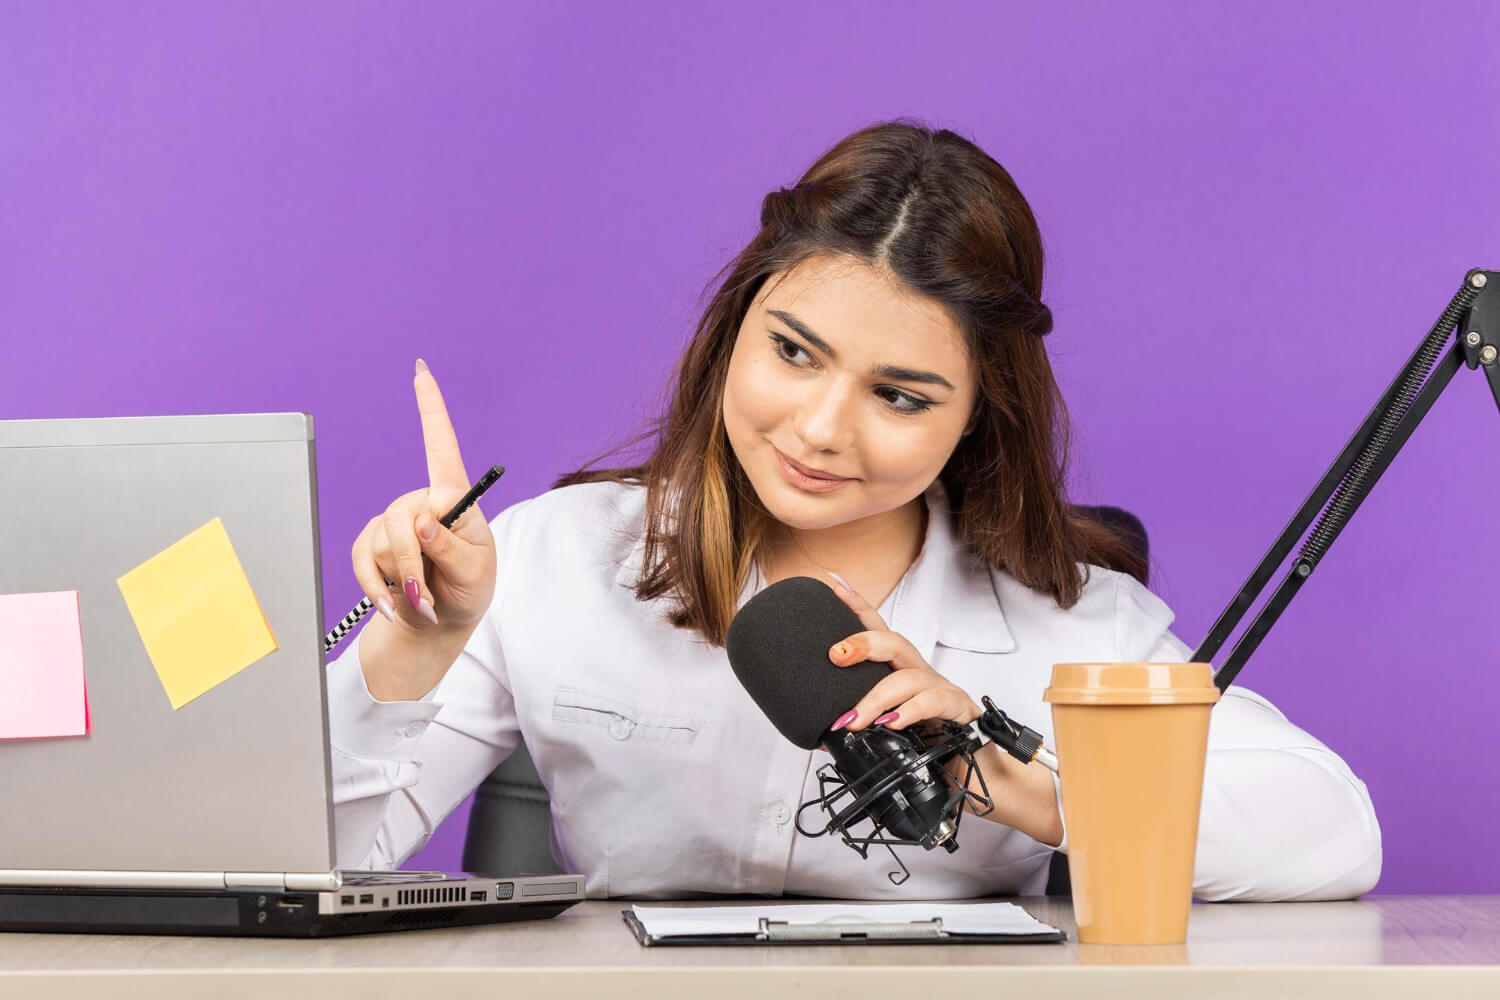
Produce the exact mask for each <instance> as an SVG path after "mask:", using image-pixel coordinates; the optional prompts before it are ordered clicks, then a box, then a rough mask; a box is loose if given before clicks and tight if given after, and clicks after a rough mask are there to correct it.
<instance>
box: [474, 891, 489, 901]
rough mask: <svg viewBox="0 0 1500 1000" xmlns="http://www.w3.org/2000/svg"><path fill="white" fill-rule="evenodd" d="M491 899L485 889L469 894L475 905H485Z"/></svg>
mask: <svg viewBox="0 0 1500 1000" xmlns="http://www.w3.org/2000/svg"><path fill="white" fill-rule="evenodd" d="M489 898H490V894H489V893H487V892H485V891H484V890H483V889H475V890H474V891H473V892H471V893H469V899H470V900H471V901H472V902H475V903H483V902H484V901H485V900H487V899H489Z"/></svg>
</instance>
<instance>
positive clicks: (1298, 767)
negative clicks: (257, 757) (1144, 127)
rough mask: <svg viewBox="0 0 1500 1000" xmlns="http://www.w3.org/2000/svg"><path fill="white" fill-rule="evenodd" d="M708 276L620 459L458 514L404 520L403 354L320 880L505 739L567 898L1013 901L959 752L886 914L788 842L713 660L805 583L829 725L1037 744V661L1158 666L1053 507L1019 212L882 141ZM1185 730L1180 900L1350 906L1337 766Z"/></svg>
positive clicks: (1106, 554) (776, 766)
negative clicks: (965, 784) (743, 624)
mask: <svg viewBox="0 0 1500 1000" xmlns="http://www.w3.org/2000/svg"><path fill="white" fill-rule="evenodd" d="M726 270H727V271H728V275H727V277H725V278H724V279H723V281H722V283H721V284H720V286H719V288H718V291H717V294H716V295H715V296H714V297H713V299H712V301H711V303H710V305H709V307H708V309H707V311H706V312H705V313H704V315H703V317H702V319H701V321H700V322H699V324H698V328H697V331H696V333H695V335H694V337H693V339H692V342H691V343H690V344H689V345H688V348H687V350H686V352H685V353H684V355H683V356H682V359H681V361H680V363H679V366H678V370H677V374H676V384H675V390H674V393H673V396H672V399H671V402H670V404H669V407H668V412H667V413H666V415H665V416H664V417H663V418H662V419H661V421H660V422H659V423H658V425H657V427H656V432H657V433H656V441H655V446H654V450H653V451H652V452H651V454H650V457H649V458H648V459H647V460H646V461H645V464H644V465H641V466H638V467H634V468H629V469H610V470H594V471H587V470H585V471H580V472H576V473H574V474H572V475H569V476H565V477H563V479H561V480H560V481H559V482H558V484H557V486H556V488H554V489H552V490H551V491H549V492H547V493H545V494H543V495H541V496H539V497H535V498H533V499H530V500H526V501H524V502H521V503H518V504H516V505H514V506H512V507H510V508H509V509H508V510H505V511H503V512H502V513H501V514H500V515H499V516H498V517H496V518H495V519H494V520H493V521H492V522H489V523H486V521H485V518H484V516H483V515H482V514H480V512H479V510H478V509H477V508H475V509H472V510H471V511H470V512H469V513H468V514H467V515H466V516H465V517H463V518H461V519H460V520H459V521H458V523H457V524H455V525H454V527H453V529H452V530H451V531H450V530H446V529H444V528H442V527H441V526H440V525H439V524H438V523H437V521H436V516H438V515H440V514H441V513H442V512H443V511H445V510H446V509H447V508H448V507H450V506H451V505H452V504H453V503H454V502H456V500H457V499H458V498H459V497H460V496H461V495H462V494H463V493H464V492H465V490H466V489H467V488H468V486H469V483H470V480H469V477H468V473H467V472H466V470H465V468H464V463H463V460H462V458H461V457H460V452H459V448H458V442H457V439H456V436H455V434H454V431H453V428H452V426H451V425H450V423H449V420H448V416H447V412H446V410H445V408H444V404H443V400H442V397H441V395H440V393H439V390H438V386H437V383H436V382H435V381H434V379H433V376H432V373H431V372H430V371H428V369H427V366H426V365H425V364H423V363H422V362H420V361H419V362H418V363H417V374H416V378H415V388H416V395H417V400H418V404H419V408H420V411H421V416H422V428H423V435H424V439H425V442H426V447H427V468H428V480H429V483H428V486H427V487H426V488H422V489H417V490H414V491H412V492H410V493H407V494H406V495H404V496H402V497H399V498H397V499H396V500H395V501H394V502H392V503H391V504H390V505H389V507H387V508H386V510H385V511H384V512H383V513H381V514H379V515H377V516H376V517H374V518H372V519H371V521H370V522H369V524H368V525H367V526H366V527H365V529H364V530H363V531H362V532H361V533H360V535H359V537H358V539H356V541H355V543H354V547H353V564H354V572H355V575H356V576H357V577H358V579H359V581H360V585H361V587H362V588H363V589H364V591H365V593H366V594H368V595H369V597H370V598H371V600H372V601H374V602H375V603H376V604H377V606H378V607H379V609H380V611H381V615H382V616H383V617H376V616H372V618H371V620H370V621H369V622H368V624H367V625H366V626H365V627H364V629H363V630H362V632H361V634H360V635H359V636H357V637H356V640H355V641H354V642H353V643H351V645H350V646H349V648H348V649H347V650H346V651H345V652H344V653H343V655H341V656H340V657H339V658H338V659H337V660H336V661H334V662H333V663H332V664H330V666H329V685H330V698H331V709H330V711H331V713H332V719H331V724H332V726H331V728H332V744H333V751H334V753H333V762H334V771H335V783H336V806H335V812H336V818H337V828H338V840H339V843H338V857H339V863H340V865H342V866H346V867H394V866H396V865H397V864H399V863H400V862H402V861H403V860H404V859H406V858H407V857H409V856H410V855H411V854H412V853H413V852H414V851H415V850H417V849H418V848H419V847H420V846H421V845H422V844H423V843H425V841H426V839H427V838H428V836H430V835H431V833H432V831H433V830H434V829H435V828H436V827H437V825H438V824H439V823H440V822H441V821H442V820H443V818H444V817H446V816H447V815H448V814H449V813H450V812H451V811H452V810H453V809H454V808H455V807H456V806H457V805H458V804H459V803H460V802H461V801H463V799H464V798H465V797H466V796H467V795H468V794H469V792H471V791H472V790H473V789H474V787H475V786H476V785H478V784H479V782H480V781H482V780H483V779H484V777H485V776H486V775H487V774H489V772H490V771H491V770H493V769H494V768H495V766H496V765H497V764H498V763H499V762H500V761H501V760H503V759H504V758H505V756H506V755H507V754H509V753H510V752H511V751H512V750H513V749H514V748H515V747H516V746H517V745H518V744H519V743H520V742H521V741H522V740H524V741H525V744H526V746H527V747H528V749H529V750H530V752H531V754H532V757H533V759H534V760H535V762H536V766H537V770H538V772H539V773H540V775H541V777H542V780H543V781H544V782H545V784H546V786H547V790H548V792H549V795H550V799H551V808H552V823H553V835H554V843H553V850H554V852H555V853H556V854H557V856H558V860H559V862H560V863H561V864H563V865H564V866H565V867H566V869H567V870H570V871H578V872H582V873H584V874H585V875H586V878H587V881H586V889H587V892H588V894H589V895H590V896H607V895H629V896H660V897H665V896H673V895H690V894H695V893H747V894H749V893H766V894H773V895H776V894H783V893H795V894H802V895H814V896H826V897H849V898H860V897H863V898H882V897H885V898H892V897H905V898H925V899H933V898H945V897H969V896H978V895H988V894H997V893H1039V892H1041V891H1042V889H1043V886H1044V884H1045V881H1046V877H1047V868H1048V860H1049V857H1050V855H1051V853H1052V850H1053V849H1054V848H1061V849H1063V850H1066V842H1065V836H1064V834H1065V831H1064V829H1063V823H1062V818H1061V815H1060V812H1059V809H1058V797H1057V786H1056V784H1055V782H1054V781H1053V779H1052V776H1051V774H1050V772H1048V771H1046V770H1045V769H1043V768H1041V767H1039V766H1038V767H1030V766H1022V765H1020V764H1017V763H1016V762H1015V761H1013V760H1011V759H1010V758H1009V757H1006V756H1005V755H1003V754H1001V753H999V752H998V751H997V750H995V748H994V747H993V746H990V747H987V748H985V750H986V751H988V752H987V753H986V752H981V754H979V755H978V757H977V759H978V763H979V765H980V768H981V770H982V771H983V772H984V775H985V778H986V780H987V782H988V785H989V788H990V791H991V793H992V795H993V798H994V801H995V808H994V810H993V812H991V813H989V814H988V815H986V816H985V817H983V818H982V819H976V818H970V819H969V821H968V822H966V823H964V825H963V828H962V836H961V843H962V847H961V848H960V849H959V850H958V851H957V852H955V853H952V854H949V853H947V852H944V851H922V850H920V849H914V850H907V851H905V852H904V854H903V859H904V860H905V861H906V863H907V865H908V866H909V867H910V869H911V872H912V875H911V877H910V878H909V879H908V880H907V881H906V882H904V883H903V884H902V885H900V886H895V885H892V883H891V882H890V880H889V879H888V878H887V870H888V868H889V867H890V866H889V864H888V863H885V862H880V861H876V860H870V861H866V860H863V859H861V858H860V857H859V856H858V855H856V854H855V853H854V852H853V851H851V850H850V849H849V848H848V847H847V846H845V845H844V844H843V843H841V842H840V841H839V840H838V839H837V838H836V837H834V836H828V837H823V838H818V839H809V838H803V837H800V836H798V835H797V834H796V832H795V826H794V824H793V822H792V814H793V812H794V811H795V810H796V808H797V806H798V804H799V803H801V802H804V801H806V800H808V799H810V798H811V797H812V796H813V795H814V794H815V793H816V791H817V776H816V772H817V769H818V767H819V766H820V764H821V763H823V762H824V761H825V760H826V755H824V752H823V751H821V750H819V751H815V752H811V753H809V752H808V751H804V750H801V749H798V748H797V747H795V746H793V745H792V744H790V743H789V742H788V741H787V740H785V739H784V738H782V737H781V736H780V734H778V733H777V732H776V730H775V729H774V728H773V727H772V725H771V723H770V722H769V721H768V720H767V719H766V717H765V716H764V715H763V714H761V712H760V711H759V709H758V708H756V706H755V705H754V703H753V702H752V701H751V700H750V698H749V696H748V695H747V694H746V693H745V691H744V689H743V688H741V687H740V685H739V683H738V682H737V681H736V680H735V677H734V675H733V674H732V672H731V671H730V667H729V663H728V660H727V657H726V655H725V652H724V648H723V644H724V639H725V634H726V631H727V629H728V626H729V622H730V620H731V619H732V618H733V616H734V614H735V612H736V610H737V609H738V608H739V607H740V606H741V605H743V604H744V602H745V601H746V600H748V599H749V598H750V597H751V596H752V595H753V594H754V593H756V592H757V591H758V590H759V589H761V588H762V587H764V586H766V585H768V584H770V583H773V582H775V581H777V580H781V579H785V578H787V577H790V576H812V577H817V578H819V579H823V580H826V581H828V582H829V583H830V584H831V585H834V586H835V589H836V591H837V592H838V593H839V594H840V596H841V597H842V598H843V599H844V600H845V601H846V602H847V603H848V604H849V606H850V607H851V608H853V609H854V610H855V611H856V612H857V613H858V614H859V616H860V619H861V621H862V622H863V624H864V625H865V630H864V631H862V632H860V633H858V634H856V635H853V636H850V637H848V638H847V639H845V640H844V642H842V643H839V644H837V645H835V647H834V648H833V649H831V650H830V652H829V658H830V661H831V662H833V663H835V664H849V663H855V662H860V661H864V660H878V661H885V662H889V663H890V664H891V665H892V667H894V668H895V669H894V670H893V671H892V673H891V675H890V676H889V677H888V678H886V679H885V680H883V681H882V682H881V683H880V684H878V685H876V687H875V688H874V689H872V690H871V691H870V693H869V694H868V696H866V697H865V698H863V699H862V700H861V701H860V703H859V704H857V705H851V706H849V711H848V713H846V714H845V716H844V717H843V718H842V719H840V720H838V722H837V725H846V726H848V727H849V728H850V729H851V730H860V729H863V728H864V727H866V726H870V725H885V726H890V727H892V728H895V729H901V728H905V727H907V726H911V725H916V724H922V723H926V724H932V720H941V719H952V720H955V721H957V722H959V723H967V722H970V721H972V720H973V719H974V718H975V717H977V715H978V714H979V711H980V709H979V707H978V705H976V701H977V700H978V698H979V697H980V696H981V695H985V694H988V695H990V696H992V697H993V698H994V699H995V701H996V703H997V704H999V705H1000V706H1002V707H1003V708H1005V710H1006V711H1007V712H1009V713H1010V714H1012V715H1013V716H1015V717H1016V718H1018V719H1020V720H1023V721H1025V722H1026V723H1027V724H1029V725H1031V726H1033V727H1035V728H1037V729H1038V730H1040V731H1042V732H1043V733H1044V735H1047V736H1048V737H1049V739H1050V732H1049V730H1050V718H1051V713H1050V712H1049V711H1048V706H1046V705H1044V704H1043V703H1042V700H1041V696H1042V691H1043V689H1044V688H1045V687H1046V685H1047V682H1048V678H1049V675H1050V671H1051V667H1052V664H1053V663H1056V662H1061V661H1083V660H1108V661H1174V662H1183V661H1186V660H1187V658H1188V657H1189V656H1190V655H1191V650H1190V649H1189V648H1188V647H1187V646H1186V645H1184V644H1183V642H1182V641H1181V640H1179V639H1178V638H1177V637H1176V636H1175V635H1173V634H1172V632H1171V631H1170V630H1169V628H1168V626H1169V625H1170V624H1171V622H1172V619H1173V615H1172V612H1171V611H1170V610H1169V609H1168V608H1167V607H1166V606H1165V605H1164V604H1163V603H1162V601H1161V600H1159V599H1158V598H1157V597H1156V596H1155V595H1153V594H1152V593H1151V592H1150V591H1149V590H1147V589H1146V587H1145V586H1144V585H1143V584H1142V583H1141V582H1140V579H1142V578H1144V576H1145V566H1144V565H1141V563H1140V561H1139V559H1138V557H1136V556H1134V555H1133V554H1132V551H1131V550H1130V549H1129V548H1128V547H1126V546H1125V545H1124V544H1122V543H1121V542H1120V541H1119V540H1118V539H1117V538H1116V537H1115V536H1113V535H1112V534H1111V533H1110V532H1109V531H1108V530H1106V528H1105V527H1104V526H1103V525H1101V524H1100V523H1098V522H1096V521H1093V520H1091V519H1088V518H1086V517H1083V516H1081V515H1080V514H1079V513H1078V512H1077V511H1076V510H1075V509H1073V508H1072V507H1071V506H1070V505H1069V503H1068V501H1067V499H1066V497H1065V496H1064V494H1063V483H1064V474H1063V472H1064V467H1065V462H1066V453H1067V422H1066V413H1065V410H1064V408H1063V405H1062V400H1061V398H1060V395H1059V392H1058V388H1057V384H1056V381H1055V380H1054V377H1053V373H1052V369H1051V366H1050V364H1049V362H1048V358H1047V353H1046V350H1045V348H1044V346H1043V340H1042V338H1043V336H1044V335H1045V334H1046V333H1047V332H1048V331H1049V330H1050V329H1051V325H1052V322H1051V316H1050V313H1049V312H1048V310H1047V307H1046V306H1045V305H1043V304H1042V303H1041V301H1040V298H1041V288H1042V252H1041V241H1040V235H1039V234H1038V232H1037V227H1036V222H1035V220H1034V218H1033V216H1032V213H1031V210H1030V208H1029V206H1028V205H1027V203H1026V201H1025V199H1024V198H1022V196H1021V193H1020V192H1019V191H1018V190H1017V188H1016V186H1015V184H1014V182H1013V181H1012V180H1011V178H1010V176H1009V174H1007V173H1006V171H1005V170H1004V169H1003V168H1002V167H1001V166H1000V165H999V164H998V163H996V162H995V161H994V160H993V159H991V158H990V157H989V156H988V155H987V154H985V153H984V152H983V151H982V150H980V149H979V148H978V147H976V146H975V145H974V144H972V143H971V142H968V141H967V140H965V139H963V138H961V137H959V136H958V135H956V134H954V133H953V132H950V131H947V130H943V131H936V132H934V131H931V130H929V129H926V128H924V127H921V126H920V125H916V124H912V123H908V122H905V121H897V122H890V123H885V124H881V125H878V126H874V127H871V128H867V129H864V130H861V131H859V132H856V133H855V134H853V135H851V136H849V137H848V138H846V139H844V140H843V141H842V142H840V143H838V144H837V145H836V146H834V147H833V148H832V149H831V150H829V151H828V152H827V153H826V154H825V155H824V156H822V157H821V158H820V159H819V160H818V161H817V162H816V163H815V164H813V166H812V167H811V168H810V169H809V170H808V171H807V173H806V175H805V176H804V177H803V178H802V180H801V181H800V182H799V183H798V184H797V186H796V187H793V188H790V189H782V190H777V191H774V192H772V193H771V194H769V195H767V196H766V198H765V200H764V202H763V203H762V206H761V230H760V232H759V233H758V234H757V235H756V237H755V238H754V239H753V240H752V241H751V243H750V245H749V246H748V247H746V248H745V250H744V251H743V252H742V253H741V254H740V255H739V256H738V257H737V258H736V259H735V260H734V261H733V262H732V263H731V265H730V266H729V267H728V268H727V269H726ZM386 580H393V581H398V585H397V588H395V589H392V588H388V586H387V584H386V583H385V581H386ZM399 591H404V595H403V594H401V593H399ZM1212 719H1213V723H1212V726H1211V731H1210V736H1209V753H1208V765H1207V772H1206V776H1205V779H1204V794H1203V809H1202V818H1201V821H1200V833H1199V846H1198V856H1197V868H1196V875H1195V881H1194V889H1195V893H1196V895H1198V896H1199V897H1200V898H1204V899H1259V900H1268V899H1333V898H1352V897H1354V896H1357V895H1359V894H1361V893H1363V892H1365V891H1367V890H1369V889H1370V888H1371V887H1372V886H1373V885H1374V884H1375V882H1376V879H1377V878H1378V877H1379V873H1380V862H1381V848H1380V831H1379V826H1378V825H1377V823H1376V819H1375V813H1374V809H1373V807H1372V805H1371V803H1370V798H1369V795H1368V792H1367V791H1366V789H1365V786H1364V784H1363V783H1362V782H1361V781H1360V780H1359V779H1358V778H1357V777H1355V776H1354V774H1353V773H1352V772H1351V771H1350V769H1349V768H1348V766H1347V765H1345V763H1344V762H1343V761H1342V760H1341V759H1339V757H1338V756H1336V755H1335V754H1334V753H1333V752H1332V751H1330V750H1329V749H1328V748H1327V747H1326V746H1324V745H1323V744H1322V743H1320V742H1319V741H1318V740H1317V739H1315V738H1314V737H1312V736H1310V735H1309V734H1307V733H1306V732H1304V731H1302V730H1301V729H1299V728H1297V727H1296V726H1294V725H1292V724H1291V723H1290V722H1288V721H1287V720H1286V718H1285V717H1284V716H1283V715H1282V714H1281V713H1280V712H1279V711H1277V710H1276V708H1275V707H1274V706H1272V705H1271V704H1270V703H1269V702H1267V701H1266V700H1265V699H1264V698H1261V697H1260V696H1259V695H1256V694H1254V693H1252V692H1251V691H1249V690H1247V689H1245V688H1243V687H1239V686H1235V687H1231V688H1230V690H1229V691H1228V692H1227V693H1226V695H1225V697H1224V698H1223V699H1222V700H1221V701H1220V702H1219V704H1218V705H1216V706H1215V708H1214V709H1213V715H1212ZM887 860H888V859H887Z"/></svg>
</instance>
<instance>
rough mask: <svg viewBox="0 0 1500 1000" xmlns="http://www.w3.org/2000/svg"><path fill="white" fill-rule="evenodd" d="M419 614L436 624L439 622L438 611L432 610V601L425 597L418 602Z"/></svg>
mask: <svg viewBox="0 0 1500 1000" xmlns="http://www.w3.org/2000/svg"><path fill="white" fill-rule="evenodd" d="M417 614H419V615H421V616H422V617H423V618H426V619H427V620H428V621H430V622H432V624H434V625H436V624H437V623H438V620H437V612H436V611H434V610H432V602H431V601H429V600H428V599H427V598H425V597H424V598H422V600H421V601H420V602H419V603H418V604H417Z"/></svg>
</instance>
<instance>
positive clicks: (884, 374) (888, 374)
mask: <svg viewBox="0 0 1500 1000" xmlns="http://www.w3.org/2000/svg"><path fill="white" fill-rule="evenodd" d="M766 312H768V313H770V314H771V315H772V316H775V317H776V318H777V319H779V320H781V321H782V322H783V323H785V324H786V325H787V326H789V327H791V328H792V329H793V330H796V331H797V333H798V334H800V335H801V336H802V339H804V340H806V341H807V342H808V343H809V344H812V345H813V346H814V347H816V348H817V349H818V350H820V351H822V352H823V353H824V354H826V355H828V356H829V357H830V358H832V359H833V360H835V361H837V360H838V359H839V353H838V351H835V350H834V349H833V348H832V347H831V346H829V343H828V341H826V340H824V339H823V338H822V337H820V336H818V335H817V334H816V333H813V332H812V331H811V330H809V329H808V328H807V324H806V323H803V322H802V321H801V320H800V319H798V318H797V317H795V316H793V315H792V314H791V313H789V312H785V311H784V310H781V309H767V310H766ZM870 374H872V375H878V376H880V377H881V378H894V379H900V380H901V381H903V382H926V383H929V384H931V385H940V386H943V387H945V388H948V389H952V388H953V383H952V382H949V381H948V380H947V379H945V378H943V376H941V375H939V374H938V373H937V372H924V371H919V370H917V369H915V368H902V367H901V366H900V365H876V366H875V367H874V368H871V369H870Z"/></svg>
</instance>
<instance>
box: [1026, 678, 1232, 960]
mask: <svg viewBox="0 0 1500 1000" xmlns="http://www.w3.org/2000/svg"><path fill="white" fill-rule="evenodd" d="M1044 698H1045V700H1046V701H1049V702H1051V703H1052V729H1053V743H1054V745H1055V749H1056V751H1057V760H1058V776H1059V778H1060V780H1061V782H1062V808H1063V822H1064V823H1065V824H1066V826H1067V831H1068V875H1069V877H1070V879H1071V881H1072V883H1073V912H1074V915H1075V916H1076V917H1077V920H1078V940H1079V941H1081V942H1084V943H1086V944H1182V943H1183V942H1184V941H1186V939H1187V923H1188V910H1189V908H1190V906H1191V904H1192V901H1193V856H1194V854H1195V853H1196V848H1197V843H1198V809H1199V806H1200V805H1201V804H1202V800H1203V762H1204V758H1205V756H1206V754H1207V752H1208V715H1209V712H1210V710H1212V708H1213V706H1214V703H1215V702H1216V701H1218V700H1219V690H1218V688H1216V687H1215V686H1214V682H1213V668H1212V667H1211V666H1210V665H1209V664H1207V663H1058V664H1055V665H1054V666H1053V668H1052V685H1051V686H1050V687H1049V688H1047V691H1046V694H1045V695H1044Z"/></svg>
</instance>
